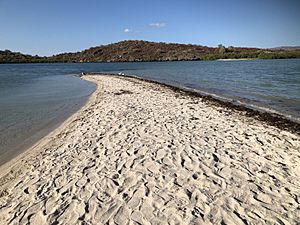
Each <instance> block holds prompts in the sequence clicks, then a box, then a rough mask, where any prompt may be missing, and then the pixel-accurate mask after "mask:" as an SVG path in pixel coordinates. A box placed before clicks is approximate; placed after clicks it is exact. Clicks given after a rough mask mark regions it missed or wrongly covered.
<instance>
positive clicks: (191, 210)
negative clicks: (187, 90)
mask: <svg viewBox="0 0 300 225" xmlns="http://www.w3.org/2000/svg"><path fill="white" fill-rule="evenodd" d="M84 79H86V80H89V81H92V82H95V83H96V84H97V86H98V88H97V90H96V91H95V93H94V94H93V95H92V96H91V98H90V100H89V102H88V103H87V105H86V106H85V107H84V108H82V109H81V110H80V111H79V112H77V113H76V114H75V115H73V116H72V117H71V118H69V119H68V121H66V122H65V123H64V124H63V125H62V126H60V127H59V128H58V129H57V130H55V131H54V132H52V133H51V134H50V135H48V136H47V137H46V138H44V139H43V140H41V141H40V142H39V143H37V144H36V145H35V146H33V147H32V148H31V149H29V150H28V151H26V152H25V153H24V154H23V155H21V156H19V157H18V158H16V159H15V160H13V161H11V162H10V163H8V164H6V165H4V166H3V167H1V178H0V187H1V188H0V196H1V198H0V223H1V224H27V223H29V224H297V222H298V221H300V216H299V215H300V209H299V204H300V180H299V177H298V176H297V175H298V174H300V149H299V148H300V147H299V146H300V136H299V134H298V133H297V132H296V131H295V132H293V130H290V131H288V130H283V129H281V128H278V127H276V126H272V125H270V123H269V122H263V121H262V120H260V119H257V118H255V117H249V116H247V115H246V114H245V113H243V111H239V110H236V109H230V108H226V107H222V106H221V105H218V104H211V103H210V102H209V101H204V99H202V98H200V97H197V96H191V95H186V94H184V93H180V92H179V91H175V90H173V89H170V88H168V87H165V86H161V85H158V84H156V83H150V82H146V81H143V80H139V79H135V78H128V77H118V76H105V75H98V76H97V75H95V76H91V75H89V76H84Z"/></svg>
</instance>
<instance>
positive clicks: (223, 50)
mask: <svg viewBox="0 0 300 225" xmlns="http://www.w3.org/2000/svg"><path fill="white" fill-rule="evenodd" d="M298 57H300V50H298V49H296V50H280V49H276V50H275V49H259V48H245V47H233V46H229V47H225V46H223V45H219V46H218V47H216V48H213V47H207V46H201V45H191V44H176V43H162V42H159V43H158V42H149V41H121V42H118V43H113V44H109V45H101V46H97V47H92V48H89V49H86V50H83V51H81V52H76V53H62V54H58V55H53V56H50V57H40V56H30V55H24V54H21V53H15V52H11V51H9V50H5V51H0V63H26V62H28V63H33V62H51V63H54V62H136V61H181V60H214V59H231V58H232V59H239V58H262V59H272V58H298Z"/></svg>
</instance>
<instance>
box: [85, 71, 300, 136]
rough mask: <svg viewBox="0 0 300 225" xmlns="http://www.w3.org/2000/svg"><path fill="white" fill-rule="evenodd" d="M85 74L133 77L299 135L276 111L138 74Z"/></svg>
mask: <svg viewBox="0 0 300 225" xmlns="http://www.w3.org/2000/svg"><path fill="white" fill-rule="evenodd" d="M87 75H110V76H115V77H118V78H123V79H124V78H126V77H127V78H134V79H137V80H140V81H144V82H148V83H153V84H157V85H159V86H162V87H165V88H168V89H170V90H172V91H174V92H176V93H179V94H181V95H187V96H190V97H196V98H201V99H202V100H203V101H204V102H206V103H209V104H211V105H214V106H218V107H223V108H226V109H230V110H234V111H237V112H242V113H243V115H245V116H247V117H252V118H255V119H257V120H259V121H262V122H265V123H267V124H268V125H271V126H274V127H277V128H279V129H281V130H287V131H290V132H292V133H296V134H298V135H300V124H299V123H298V122H296V121H292V120H290V119H288V118H286V117H284V116H283V115H279V114H276V113H271V112H263V111H259V110H256V109H252V108H248V107H247V106H245V105H240V104H237V103H236V102H230V101H224V100H220V99H217V98H215V97H213V96H210V95H203V94H201V93H199V92H196V91H193V90H188V89H185V88H183V87H176V86H173V85H170V84H166V83H162V82H159V81H154V80H150V79H146V78H142V77H138V76H133V75H118V74H115V73H105V72H89V73H87Z"/></svg>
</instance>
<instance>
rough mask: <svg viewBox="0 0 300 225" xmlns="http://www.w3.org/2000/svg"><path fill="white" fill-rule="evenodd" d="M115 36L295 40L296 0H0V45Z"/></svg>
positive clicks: (299, 24) (255, 43) (240, 42)
mask: <svg viewBox="0 0 300 225" xmlns="http://www.w3.org/2000/svg"><path fill="white" fill-rule="evenodd" d="M121 40H147V41H157V42H175V43H184V44H199V45H206V46H211V47H213V46H217V45H218V44H223V45H225V46H230V45H232V46H245V47H261V48H269V47H276V46H300V0H252V1H251V0H248V1H246V0H223V1H221V0H210V1H208V0H207V1H202V0H172V1H171V0H159V1H158V0H152V1H150V0H147V1H146V0H0V49H1V50H4V49H9V50H11V51H18V52H22V53H26V54H32V55H36V54H37V55H41V56H44V55H53V54H58V53H62V52H77V51H81V50H84V49H86V48H90V47H94V46H99V45H102V44H109V43H114V42H118V41H121Z"/></svg>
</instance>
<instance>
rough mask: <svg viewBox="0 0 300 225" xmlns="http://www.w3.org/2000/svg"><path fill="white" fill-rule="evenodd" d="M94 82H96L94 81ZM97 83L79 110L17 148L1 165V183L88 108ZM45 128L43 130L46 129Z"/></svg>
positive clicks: (93, 97)
mask: <svg viewBox="0 0 300 225" xmlns="http://www.w3.org/2000/svg"><path fill="white" fill-rule="evenodd" d="M78 77H79V79H83V78H82V77H81V76H78ZM85 81H88V82H92V81H89V80H85ZM92 83H94V82H92ZM94 84H95V85H96V89H95V91H94V92H92V93H91V95H90V96H89V97H88V98H87V100H86V101H85V103H83V104H82V105H81V106H80V108H79V109H78V110H76V111H75V112H73V113H72V114H70V115H69V116H67V117H66V116H64V117H63V119H62V120H61V121H60V122H57V123H56V124H55V125H53V126H52V127H51V128H49V129H48V128H44V129H45V130H47V129H48V130H47V131H45V132H44V134H45V135H42V136H40V137H39V138H37V139H36V140H35V141H33V142H30V143H25V145H24V146H23V145H22V146H18V147H17V148H18V149H20V150H19V151H18V153H17V154H16V155H15V156H14V157H12V158H10V159H9V160H8V161H6V162H4V163H3V164H1V165H0V183H1V179H2V178H3V177H4V176H5V175H6V174H7V173H9V171H8V170H10V169H11V168H12V167H14V166H16V164H17V163H18V162H20V161H24V160H25V159H26V158H28V157H32V155H33V154H37V152H35V149H36V148H38V147H39V146H41V145H43V144H45V143H46V142H48V141H50V140H51V139H52V138H53V137H54V136H56V135H57V134H59V133H60V132H61V131H63V130H64V129H65V127H66V126H67V125H68V124H69V123H71V122H72V121H73V120H74V118H76V116H78V115H80V113H81V112H82V111H83V110H84V109H85V108H88V106H89V104H90V102H91V101H92V100H93V99H95V96H94V94H95V93H96V91H97V90H98V87H97V83H94ZM44 129H43V130H44ZM0 196H1V192H0Z"/></svg>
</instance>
